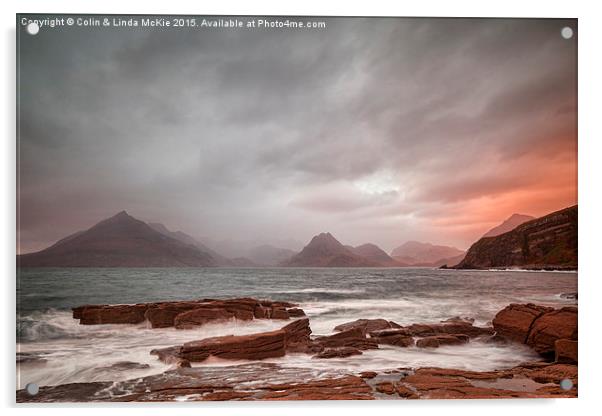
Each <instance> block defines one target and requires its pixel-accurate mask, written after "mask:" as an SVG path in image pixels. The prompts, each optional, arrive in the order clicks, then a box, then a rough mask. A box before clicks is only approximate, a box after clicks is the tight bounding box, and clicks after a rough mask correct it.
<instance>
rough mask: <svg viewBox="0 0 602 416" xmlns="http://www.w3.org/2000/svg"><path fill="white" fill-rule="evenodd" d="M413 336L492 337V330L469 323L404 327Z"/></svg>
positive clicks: (455, 322) (454, 322)
mask: <svg viewBox="0 0 602 416" xmlns="http://www.w3.org/2000/svg"><path fill="white" fill-rule="evenodd" d="M404 328H405V329H406V330H407V331H408V332H409V333H410V334H411V335H414V336H421V337H426V336H432V335H443V334H452V335H453V334H463V335H468V336H469V337H471V338H473V337H478V336H482V335H492V334H493V330H492V329H491V328H481V327H478V326H474V325H472V324H471V323H469V322H457V321H453V322H448V323H442V324H441V323H440V324H413V325H410V326H407V327H404Z"/></svg>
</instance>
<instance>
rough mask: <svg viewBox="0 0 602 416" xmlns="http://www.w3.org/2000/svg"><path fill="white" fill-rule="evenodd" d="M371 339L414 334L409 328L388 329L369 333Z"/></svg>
mask: <svg viewBox="0 0 602 416" xmlns="http://www.w3.org/2000/svg"><path fill="white" fill-rule="evenodd" d="M368 335H370V337H371V338H377V337H388V336H393V335H404V336H411V335H412V333H411V332H410V331H409V330H408V329H407V328H388V329H379V330H376V331H370V332H369V333H368Z"/></svg>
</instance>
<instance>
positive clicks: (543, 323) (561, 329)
mask: <svg viewBox="0 0 602 416" xmlns="http://www.w3.org/2000/svg"><path fill="white" fill-rule="evenodd" d="M559 339H569V340H576V339H577V308H575V307H572V306H571V307H564V308H561V309H559V310H555V311H552V312H547V313H545V314H543V315H541V316H540V317H538V318H537V319H536V320H535V321H534V322H533V324H532V326H531V330H530V331H529V335H528V337H527V339H526V342H525V343H526V344H527V345H529V346H530V347H532V348H533V349H534V350H535V351H537V352H538V353H540V354H542V355H544V356H553V355H554V343H555V342H556V341H557V340H559Z"/></svg>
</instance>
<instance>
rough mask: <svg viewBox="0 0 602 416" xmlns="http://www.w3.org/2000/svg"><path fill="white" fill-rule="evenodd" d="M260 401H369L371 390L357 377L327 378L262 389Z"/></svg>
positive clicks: (274, 385) (275, 385) (269, 386)
mask: <svg viewBox="0 0 602 416" xmlns="http://www.w3.org/2000/svg"><path fill="white" fill-rule="evenodd" d="M263 389H264V390H271V391H268V392H266V393H265V394H264V395H263V396H261V397H260V398H261V399H262V400H371V399H373V396H372V388H371V387H370V386H368V384H366V382H365V381H364V380H362V379H361V378H360V377H357V376H351V375H347V376H343V377H336V378H334V377H329V378H323V379H318V380H311V381H307V382H301V383H295V384H273V385H268V386H266V387H263Z"/></svg>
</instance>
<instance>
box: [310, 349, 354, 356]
mask: <svg viewBox="0 0 602 416" xmlns="http://www.w3.org/2000/svg"><path fill="white" fill-rule="evenodd" d="M361 354H362V352H361V351H360V350H358V349H357V348H353V347H340V348H326V349H324V350H323V351H322V352H320V353H318V354H316V355H314V356H313V358H344V357H351V356H352V355H361Z"/></svg>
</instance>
